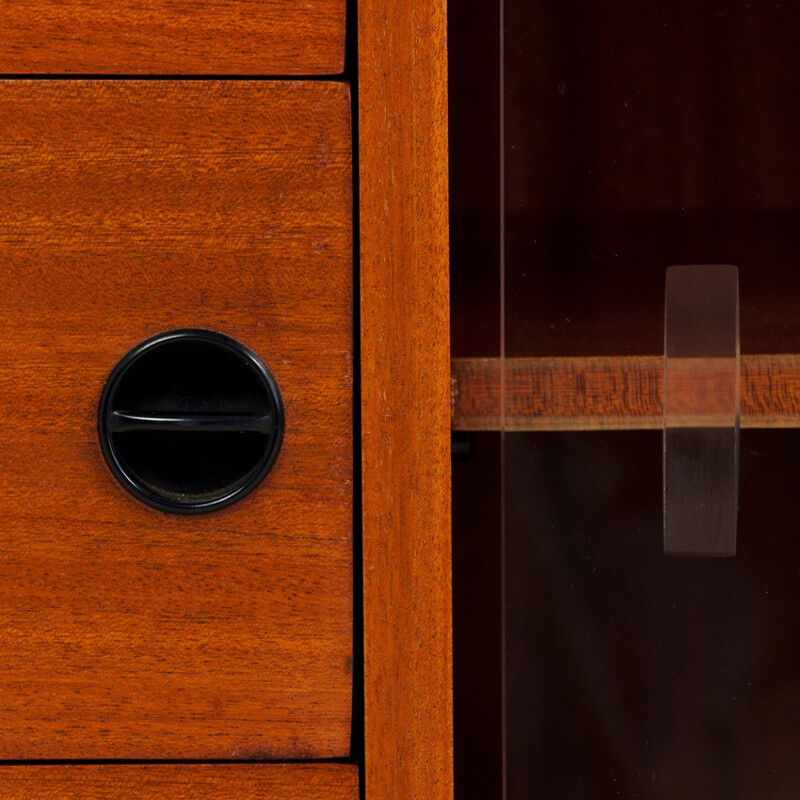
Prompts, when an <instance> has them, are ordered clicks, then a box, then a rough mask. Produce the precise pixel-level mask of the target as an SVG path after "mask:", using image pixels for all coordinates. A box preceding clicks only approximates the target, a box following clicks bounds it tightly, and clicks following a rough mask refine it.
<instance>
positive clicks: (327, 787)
mask: <svg viewBox="0 0 800 800" xmlns="http://www.w3.org/2000/svg"><path fill="white" fill-rule="evenodd" d="M134 797H135V798H140V799H141V800H230V798H236V800H298V798H302V800H357V798H358V769H357V768H356V767H354V766H350V765H348V764H148V765H144V764H143V765H128V764H124V765H123V764H105V765H89V764H76V765H63V766H43V765H23V766H0V798H2V799H3V800H31V799H32V798H36V800H51V798H52V800H56V798H57V799H58V800H73V798H74V800H130V798H134Z"/></svg>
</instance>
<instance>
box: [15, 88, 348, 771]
mask: <svg viewBox="0 0 800 800" xmlns="http://www.w3.org/2000/svg"><path fill="white" fill-rule="evenodd" d="M349 118H350V107H349V92H348V88H347V87H346V86H345V85H343V84H338V83H324V82H319V83H313V84H312V83H291V82H280V83H269V82H247V81H243V82H238V81H237V82H194V81H193V82H170V81H163V82H162V81H159V82H149V81H135V82H128V81H66V82H61V81H8V82H0V164H1V165H2V169H0V197H2V198H3V213H2V215H0V263H2V264H3V281H2V284H0V418H2V420H3V428H2V434H0V470H1V471H2V474H3V478H4V488H3V492H2V497H0V515H2V520H3V524H2V526H0V623H1V624H0V653H1V654H2V657H1V658H0V758H2V759H32V758H38V759H55V758H57V759H72V758H81V759H101V758H103V759H105V758H126V759H152V758H159V759H163V758H195V759H198V758H199V759H203V758H236V759H248V758H254V759H255V758H258V759H283V758H298V757H334V756H337V757H338V756H345V755H347V754H348V751H349V743H350V715H351V691H352V690H351V672H352V614H353V600H352V580H351V579H352V458H353V454H352V447H353V442H352V330H351V328H352V230H351V226H352V182H351V177H352V176H351V137H350V120H349ZM177 327H200V328H208V329H212V330H217V331H220V332H222V333H225V334H228V335H230V336H232V337H234V338H235V339H238V340H239V341H241V342H243V343H244V344H246V345H247V346H249V347H250V348H252V349H253V350H254V351H255V353H256V354H257V355H259V356H260V357H261V358H262V359H263V361H264V362H265V363H266V364H267V365H268V367H269V368H270V369H271V371H272V372H273V374H274V376H275V378H276V380H277V382H278V385H279V386H280V388H281V392H282V394H283V399H284V402H285V406H286V433H285V438H284V442H283V447H282V450H281V454H280V456H279V457H278V460H277V462H276V464H275V466H274V468H273V470H272V471H271V472H270V474H269V475H268V476H267V478H266V480H265V482H264V483H263V484H262V485H261V486H260V487H259V488H258V489H256V490H255V491H254V492H253V494H251V495H249V496H248V497H246V498H245V499H244V500H242V501H241V502H240V503H238V504H236V505H234V506H232V507H230V508H227V509H224V510H222V511H218V512H214V513H212V514H209V515H203V516H196V517H181V516H175V515H168V514H163V513H161V512H158V511H155V510H153V509H150V508H149V507H147V506H144V505H142V504H141V503H139V502H138V501H136V500H134V499H133V498H132V497H130V496H129V495H128V494H127V493H126V492H125V491H124V490H123V489H122V488H120V487H119V486H118V485H117V483H116V482H115V480H114V479H113V477H112V476H111V474H110V472H109V470H108V469H107V468H106V465H105V463H104V461H103V457H102V455H101V452H100V448H99V445H98V441H97V434H96V413H97V403H98V400H99V396H100V392H101V389H102V387H103V384H104V381H105V379H106V377H107V375H108V374H109V372H110V371H111V369H112V367H113V366H114V365H115V363H116V362H117V361H118V359H119V358H120V357H121V356H122V355H124V354H125V353H126V352H127V351H128V350H129V349H130V348H131V347H132V346H134V345H135V344H137V343H138V342H140V341H141V340H143V339H145V338H147V337H149V336H151V335H153V334H155V333H157V332H159V331H163V330H167V329H172V328H177Z"/></svg>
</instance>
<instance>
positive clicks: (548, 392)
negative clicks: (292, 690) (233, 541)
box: [451, 354, 800, 431]
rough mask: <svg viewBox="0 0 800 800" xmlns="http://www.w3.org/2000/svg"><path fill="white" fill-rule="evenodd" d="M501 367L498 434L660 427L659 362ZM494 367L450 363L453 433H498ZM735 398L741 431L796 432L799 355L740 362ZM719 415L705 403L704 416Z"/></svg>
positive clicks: (486, 361)
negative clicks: (503, 393)
mask: <svg viewBox="0 0 800 800" xmlns="http://www.w3.org/2000/svg"><path fill="white" fill-rule="evenodd" d="M506 364H507V367H506V369H507V371H506V379H505V391H506V408H505V429H506V430H511V431H570V430H635V429H639V430H644V429H651V430H652V429H660V428H661V427H662V426H663V416H664V409H663V406H664V359H663V358H662V357H659V356H618V357H597V358H510V359H507V361H506ZM500 365H501V362H500V359H497V358H474V359H470V358H459V359H453V362H452V384H451V401H452V426H453V429H454V430H465V431H469V430H500V429H501V415H500V412H501V409H500V398H501V395H500V392H501V389H500V385H501V384H500V380H501V378H500ZM739 394H740V400H739V405H740V425H741V427H742V428H798V427H800V356H796V355H783V354H781V355H761V356H742V361H741V371H740V390H739ZM709 399H710V400H711V401H714V399H715V397H714V395H713V394H709ZM723 409H724V406H720V407H719V408H717V407H715V406H713V403H712V407H711V409H710V411H711V413H719V412H721V411H722V410H723Z"/></svg>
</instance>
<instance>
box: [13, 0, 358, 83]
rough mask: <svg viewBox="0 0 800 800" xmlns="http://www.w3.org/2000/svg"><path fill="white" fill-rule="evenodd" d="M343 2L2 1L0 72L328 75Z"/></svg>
mask: <svg viewBox="0 0 800 800" xmlns="http://www.w3.org/2000/svg"><path fill="white" fill-rule="evenodd" d="M344 42H345V0H304V1H303V2H302V3H299V2H296V0H225V2H214V0H113V2H108V0H25V2H14V0H10V1H9V0H5V1H4V2H2V3H0V72H3V73H37V72H46V73H76V72H77V73H90V74H91V73H103V74H106V73H108V74H112V73H114V74H133V73H161V74H181V75H186V74H190V75H191V74H196V75H208V74H212V75H213V74H216V75H220V74H236V75H241V74H245V75H312V74H313V75H318V74H325V75H335V74H338V73H340V72H341V71H342V70H343V68H344Z"/></svg>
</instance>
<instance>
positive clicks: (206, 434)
mask: <svg viewBox="0 0 800 800" xmlns="http://www.w3.org/2000/svg"><path fill="white" fill-rule="evenodd" d="M98 428H99V434H100V445H101V447H102V450H103V455H104V456H105V459H106V462H107V463H108V466H109V467H110V468H111V471H112V472H113V473H114V475H115V476H116V478H117V480H119V482H120V483H121V484H122V486H124V487H125V488H126V489H127V490H128V491H129V492H130V493H131V494H132V495H134V496H135V497H137V498H138V499H139V500H142V501H143V502H145V503H147V504H148V505H151V506H153V507H155V508H158V509H161V510H162V511H171V512H175V513H179V514H192V513H199V512H203V511H213V510H215V509H218V508H222V507H224V506H227V505H230V504H231V503H233V502H235V501H236V500H239V499H240V498H242V497H244V495H246V494H247V493H248V492H250V491H252V490H253V489H254V488H255V487H256V486H257V485H258V484H259V483H260V481H261V480H262V479H263V477H264V476H265V475H266V474H267V472H268V471H269V469H270V467H271V466H272V464H273V463H274V462H275V459H276V457H277V455H278V450H279V449H280V444H281V439H282V436H283V404H282V402H281V396H280V392H279V391H278V386H277V384H276V383H275V379H274V378H273V377H272V375H271V374H270V372H269V370H268V369H267V368H266V367H265V366H264V364H263V363H262V362H261V361H260V360H259V359H258V358H257V357H256V356H255V355H254V354H253V353H252V352H251V351H250V350H248V349H247V348H246V347H245V346H244V345H242V344H240V343H239V342H237V341H235V340H234V339H231V338H230V337H228V336H223V335H222V334H219V333H214V332H212V331H206V330H196V329H186V330H176V331H168V332H167V333H162V334H159V335H158V336H155V337H153V338H152V339H148V340H147V341H146V342H142V344H140V345H138V346H137V347H135V348H134V349H133V350H131V351H130V352H129V353H128V354H127V355H126V356H124V358H123V359H122V360H121V361H120V362H119V364H117V366H116V367H115V368H114V370H113V371H112V373H111V375H110V376H109V378H108V381H107V382H106V385H105V388H104V389H103V394H102V397H101V399H100V407H99V410H98Z"/></svg>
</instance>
